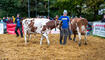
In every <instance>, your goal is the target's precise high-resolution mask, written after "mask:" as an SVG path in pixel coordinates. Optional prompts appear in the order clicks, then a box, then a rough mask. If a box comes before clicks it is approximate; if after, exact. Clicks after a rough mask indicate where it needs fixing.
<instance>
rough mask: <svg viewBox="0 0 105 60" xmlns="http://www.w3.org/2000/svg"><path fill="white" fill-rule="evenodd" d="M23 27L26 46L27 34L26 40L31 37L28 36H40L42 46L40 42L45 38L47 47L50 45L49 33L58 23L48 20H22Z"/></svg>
mask: <svg viewBox="0 0 105 60" xmlns="http://www.w3.org/2000/svg"><path fill="white" fill-rule="evenodd" d="M22 24H23V27H24V35H25V36H24V38H25V44H27V34H28V38H29V37H31V35H30V34H33V33H34V34H41V39H40V45H42V40H43V38H44V37H45V38H46V40H47V42H48V45H50V41H49V38H48V34H49V32H50V31H51V30H52V29H53V28H56V27H58V26H59V21H55V20H49V19H45V18H27V19H24V20H23V22H22Z"/></svg>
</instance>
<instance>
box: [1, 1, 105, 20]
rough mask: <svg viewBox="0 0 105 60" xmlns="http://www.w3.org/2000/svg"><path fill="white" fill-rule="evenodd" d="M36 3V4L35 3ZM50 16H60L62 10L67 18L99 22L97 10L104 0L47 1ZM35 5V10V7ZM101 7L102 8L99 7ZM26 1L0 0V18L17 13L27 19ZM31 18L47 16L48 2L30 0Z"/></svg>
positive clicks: (104, 4) (104, 3) (100, 17)
mask: <svg viewBox="0 0 105 60" xmlns="http://www.w3.org/2000/svg"><path fill="white" fill-rule="evenodd" d="M36 1H37V2H36ZM49 1H50V16H51V17H55V15H59V16H60V15H62V13H63V10H64V9H66V10H67V11H68V15H69V16H78V17H79V16H80V15H82V16H83V17H85V18H87V19H88V20H90V21H94V20H100V19H102V16H100V15H98V10H99V9H103V8H105V2H104V0H49ZM35 5H37V8H36V7H35ZM101 5H103V6H101ZM27 6H28V0H0V9H1V10H0V11H1V12H0V17H3V16H12V15H14V16H16V14H17V13H19V14H20V15H21V16H22V17H27V16H28V15H27V13H28V7H27ZM30 11H31V17H35V16H36V11H37V15H45V16H47V15H48V0H30Z"/></svg>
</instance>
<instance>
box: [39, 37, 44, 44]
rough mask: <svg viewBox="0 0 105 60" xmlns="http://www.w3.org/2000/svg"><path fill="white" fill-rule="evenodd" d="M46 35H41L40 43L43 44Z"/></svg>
mask: <svg viewBox="0 0 105 60" xmlns="http://www.w3.org/2000/svg"><path fill="white" fill-rule="evenodd" d="M43 38H44V36H43V35H42V36H41V39H40V45H42V40H43Z"/></svg>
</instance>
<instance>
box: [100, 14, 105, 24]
mask: <svg viewBox="0 0 105 60" xmlns="http://www.w3.org/2000/svg"><path fill="white" fill-rule="evenodd" d="M101 22H105V14H104V15H103V19H102V21H101Z"/></svg>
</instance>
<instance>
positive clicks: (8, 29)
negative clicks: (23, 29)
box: [7, 24, 20, 34]
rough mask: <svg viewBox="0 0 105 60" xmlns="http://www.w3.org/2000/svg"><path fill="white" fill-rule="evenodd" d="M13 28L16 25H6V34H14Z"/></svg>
mask: <svg viewBox="0 0 105 60" xmlns="http://www.w3.org/2000/svg"><path fill="white" fill-rule="evenodd" d="M15 27H16V24H7V32H8V34H16V33H15ZM18 33H19V34H20V31H19V29H18Z"/></svg>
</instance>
